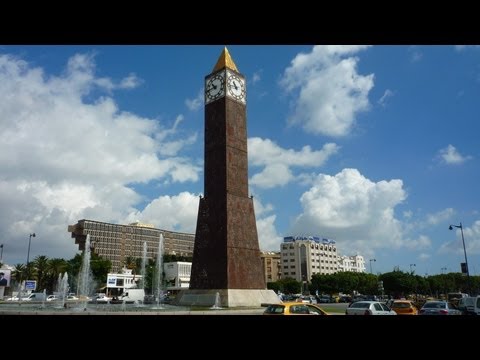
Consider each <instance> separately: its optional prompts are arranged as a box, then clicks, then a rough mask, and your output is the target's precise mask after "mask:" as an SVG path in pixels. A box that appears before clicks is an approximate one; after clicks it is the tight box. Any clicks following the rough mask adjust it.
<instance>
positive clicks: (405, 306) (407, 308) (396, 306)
mask: <svg viewBox="0 0 480 360" xmlns="http://www.w3.org/2000/svg"><path fill="white" fill-rule="evenodd" d="M390 309H392V310H393V311H395V312H396V313H397V315H417V314H418V309H417V308H416V307H415V305H413V304H412V302H411V301H409V300H395V301H394V302H393V303H392V304H391V306H390Z"/></svg>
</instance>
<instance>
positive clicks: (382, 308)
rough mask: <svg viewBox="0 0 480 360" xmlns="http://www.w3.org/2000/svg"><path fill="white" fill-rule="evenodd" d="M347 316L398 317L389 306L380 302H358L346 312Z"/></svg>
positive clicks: (351, 305)
mask: <svg viewBox="0 0 480 360" xmlns="http://www.w3.org/2000/svg"><path fill="white" fill-rule="evenodd" d="M345 315H397V313H396V312H395V311H393V310H391V309H389V308H388V306H387V305H385V304H382V303H381V302H378V301H357V302H354V303H352V304H350V306H349V307H348V308H347V309H346V310H345Z"/></svg>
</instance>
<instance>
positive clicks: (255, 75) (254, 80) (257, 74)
mask: <svg viewBox="0 0 480 360" xmlns="http://www.w3.org/2000/svg"><path fill="white" fill-rule="evenodd" d="M260 72H261V71H257V72H255V73H253V76H252V85H254V84H256V83H257V82H259V81H260V79H261V77H260Z"/></svg>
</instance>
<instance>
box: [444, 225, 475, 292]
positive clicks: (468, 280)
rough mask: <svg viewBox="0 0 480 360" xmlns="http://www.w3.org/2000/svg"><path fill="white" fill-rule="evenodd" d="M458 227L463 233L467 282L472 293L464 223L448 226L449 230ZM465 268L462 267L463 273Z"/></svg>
mask: <svg viewBox="0 0 480 360" xmlns="http://www.w3.org/2000/svg"><path fill="white" fill-rule="evenodd" d="M454 227H456V228H459V229H460V232H461V233H462V243H463V253H464V254H465V268H466V269H465V270H466V272H467V284H468V293H469V295H470V292H471V288H470V272H469V271H468V261H467V250H466V248H465V238H464V237H463V226H462V223H460V225H450V226H449V227H448V229H449V230H453V228H454ZM463 272H464V271H463V269H462V273H463Z"/></svg>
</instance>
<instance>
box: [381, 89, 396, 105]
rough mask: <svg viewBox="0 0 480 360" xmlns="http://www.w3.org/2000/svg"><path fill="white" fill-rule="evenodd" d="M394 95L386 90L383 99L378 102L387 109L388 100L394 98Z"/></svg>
mask: <svg viewBox="0 0 480 360" xmlns="http://www.w3.org/2000/svg"><path fill="white" fill-rule="evenodd" d="M393 95H394V93H393V91H392V90H390V89H387V90H385V92H384V93H383V95H382V97H381V98H380V99H379V100H378V103H379V104H380V105H381V106H383V107H385V106H386V105H387V100H388V98H390V97H392V96H393Z"/></svg>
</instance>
